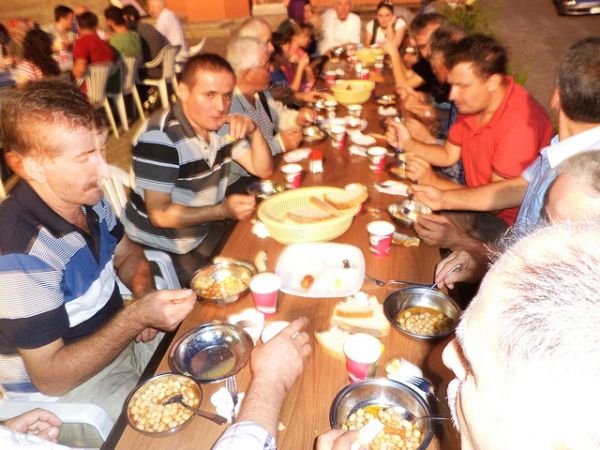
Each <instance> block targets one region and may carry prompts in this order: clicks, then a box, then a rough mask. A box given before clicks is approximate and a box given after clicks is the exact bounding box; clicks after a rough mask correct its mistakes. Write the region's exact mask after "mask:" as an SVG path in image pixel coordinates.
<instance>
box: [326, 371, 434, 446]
mask: <svg viewBox="0 0 600 450" xmlns="http://www.w3.org/2000/svg"><path fill="white" fill-rule="evenodd" d="M372 405H376V406H384V407H398V406H400V407H402V408H404V409H406V410H408V412H410V413H411V414H413V415H414V416H417V417H422V416H428V415H432V414H433V410H432V409H431V407H430V405H429V404H428V403H427V402H426V401H425V400H424V399H423V398H422V397H421V396H420V395H419V394H418V393H417V392H415V391H414V390H413V389H412V388H411V387H409V386H407V385H405V384H403V383H399V382H397V381H393V380H388V379H387V378H371V379H368V380H364V381H359V382H358V383H353V384H349V385H348V386H346V387H345V388H343V389H342V390H341V391H340V392H338V394H337V395H336V396H335V398H334V399H333V403H332V404H331V409H330V410H329V423H330V425H331V427H332V428H341V427H342V424H343V423H344V422H345V421H346V420H347V419H348V417H349V416H350V415H351V414H352V413H353V412H355V411H356V410H357V409H358V408H364V407H366V406H372ZM419 425H420V428H421V432H422V433H423V441H422V442H421V445H419V447H418V448H417V449H415V450H424V449H426V448H427V447H428V446H429V444H430V443H431V439H432V438H433V427H432V424H431V422H430V421H428V420H422V421H420V422H419Z"/></svg>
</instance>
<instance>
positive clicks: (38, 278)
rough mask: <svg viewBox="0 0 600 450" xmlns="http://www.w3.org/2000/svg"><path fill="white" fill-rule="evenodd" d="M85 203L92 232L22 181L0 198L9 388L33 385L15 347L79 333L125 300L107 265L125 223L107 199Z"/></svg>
mask: <svg viewBox="0 0 600 450" xmlns="http://www.w3.org/2000/svg"><path fill="white" fill-rule="evenodd" d="M83 208H84V211H85V214H86V218H87V222H88V227H89V230H90V234H88V233H87V232H85V231H84V230H81V229H80V228H78V227H77V226H75V225H73V224H71V223H69V222H67V221H66V220H65V219H63V218H62V217H61V216H59V215H58V214H57V213H56V212H54V211H53V210H52V209H51V208H49V207H48V206H47V205H46V204H45V203H44V202H43V201H42V199H41V198H40V197H38V195H37V194H36V193H35V192H34V191H33V190H32V189H31V187H30V186H29V185H28V184H27V183H26V182H24V181H21V182H19V183H18V184H17V186H15V188H14V189H13V190H12V191H11V195H10V196H9V197H8V198H7V199H6V200H5V201H4V202H2V203H1V204H0V230H1V232H0V384H2V387H3V388H4V389H6V390H7V391H12V392H37V390H36V388H35V386H33V385H32V384H31V382H30V380H29V376H28V374H27V370H26V369H25V366H24V364H23V360H22V359H21V358H20V356H19V354H18V349H33V348H39V347H42V346H44V345H47V344H50V343H51V342H54V341H56V340H57V339H61V338H62V339H63V341H64V342H65V343H66V344H68V343H70V342H73V341H76V340H78V339H81V338H84V337H86V336H88V335H90V334H91V333H93V332H95V331H96V330H98V329H99V328H100V327H102V326H103V325H104V324H105V323H106V322H107V321H108V320H110V319H111V318H112V317H113V316H114V315H115V314H116V313H117V312H118V311H119V310H120V309H121V308H122V307H123V300H122V298H121V295H120V294H119V291H118V289H117V285H116V273H115V269H114V266H113V257H114V253H115V247H116V245H117V243H118V242H119V240H120V239H121V238H122V236H123V227H122V225H121V224H120V223H119V222H118V220H117V219H116V218H115V216H114V214H113V212H112V210H111V208H110V205H109V203H108V201H107V200H106V199H102V200H101V201H100V202H98V203H97V204H95V205H94V206H86V207H83Z"/></svg>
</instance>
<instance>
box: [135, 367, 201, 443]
mask: <svg viewBox="0 0 600 450" xmlns="http://www.w3.org/2000/svg"><path fill="white" fill-rule="evenodd" d="M179 394H181V395H183V401H184V402H185V403H186V404H188V405H189V406H191V407H193V408H198V407H199V406H200V402H201V401H202V389H201V388H200V386H199V385H198V383H197V382H196V381H195V380H194V379H193V378H190V377H188V376H185V375H181V374H177V373H171V372H167V373H161V374H158V375H155V376H153V377H152V378H150V379H148V380H146V381H145V382H143V383H140V384H138V385H137V386H136V387H135V388H134V390H133V391H131V393H130V394H129V396H128V397H127V399H126V400H125V415H126V417H127V422H128V423H129V425H130V426H131V427H132V428H133V429H134V430H136V431H139V432H140V433H142V434H146V435H149V436H165V435H169V434H173V433H175V432H177V431H179V430H181V429H182V428H183V427H184V426H185V425H187V424H188V423H189V422H190V421H191V419H192V417H193V416H194V414H193V413H192V412H190V411H188V410H186V409H185V408H184V407H183V406H181V405H179V404H177V403H174V404H171V405H163V403H165V402H166V401H167V400H169V399H170V398H172V397H175V396H176V395H179ZM165 416H167V417H170V418H169V419H168V421H167V420H165V421H163V418H165Z"/></svg>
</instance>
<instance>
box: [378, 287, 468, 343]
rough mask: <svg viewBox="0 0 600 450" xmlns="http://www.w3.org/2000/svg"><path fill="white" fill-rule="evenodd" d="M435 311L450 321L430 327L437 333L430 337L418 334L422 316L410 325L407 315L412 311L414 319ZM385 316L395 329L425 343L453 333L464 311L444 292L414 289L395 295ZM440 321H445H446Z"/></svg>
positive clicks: (386, 303)
mask: <svg viewBox="0 0 600 450" xmlns="http://www.w3.org/2000/svg"><path fill="white" fill-rule="evenodd" d="M408 310H410V311H408ZM431 310H433V312H435V313H438V314H443V316H445V317H446V318H447V319H448V320H447V321H446V320H443V322H440V321H438V322H436V323H437V324H438V325H432V326H431V327H429V326H428V328H430V329H431V330H433V331H431V332H430V333H428V334H425V332H420V331H417V329H416V328H415V327H414V320H415V319H416V320H417V321H420V320H421V319H422V317H421V318H416V317H413V322H412V323H408V324H407V322H406V318H405V317H404V314H403V313H405V312H407V311H408V312H410V313H411V315H412V316H414V315H415V314H422V313H426V312H431ZM383 313H384V314H385V317H387V319H388V320H389V321H390V323H391V324H392V326H393V327H394V328H396V329H398V330H400V331H401V332H402V333H404V334H406V335H407V336H410V337H413V338H415V339H421V340H432V339H438V338H443V337H446V336H448V335H449V334H450V333H452V330H454V328H455V327H456V324H457V323H458V320H459V319H460V314H461V310H460V307H459V306H458V305H457V304H456V302H455V301H454V300H452V299H451V298H450V297H449V296H447V295H446V294H444V293H443V292H442V291H440V290H437V289H429V286H412V287H407V288H404V289H400V290H398V291H395V292H392V293H391V294H390V295H389V296H388V297H387V298H386V299H385V301H384V302H383ZM401 319H404V320H403V321H402V320H401ZM439 319H440V320H442V319H443V318H439ZM411 330H412V331H411Z"/></svg>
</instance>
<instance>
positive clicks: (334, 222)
mask: <svg viewBox="0 0 600 450" xmlns="http://www.w3.org/2000/svg"><path fill="white" fill-rule="evenodd" d="M335 191H340V192H341V191H343V189H341V188H337V187H332V186H314V187H304V188H298V189H294V190H291V191H285V192H282V193H281V194H277V195H275V196H274V197H271V198H269V199H268V200H265V201H263V202H262V203H261V204H260V206H259V207H258V218H259V220H260V221H261V222H263V223H264V224H265V225H266V227H267V229H268V230H269V233H270V234H271V237H272V238H273V239H275V240H276V241H277V242H279V243H281V244H295V243H299V242H325V241H330V240H332V239H335V238H336V237H338V236H341V235H342V234H344V233H345V232H346V231H347V230H348V228H350V225H352V218H353V217H354V216H355V215H356V213H358V211H359V210H360V205H359V206H355V207H354V208H350V209H347V210H345V211H342V214H341V215H339V216H337V217H332V218H331V219H325V220H321V221H319V222H314V223H296V222H294V221H292V220H290V219H288V218H287V217H286V214H287V213H288V212H289V211H291V210H293V209H296V208H303V207H307V206H309V205H311V203H310V198H311V197H318V198H320V199H321V200H323V195H324V194H325V193H326V192H335Z"/></svg>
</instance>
